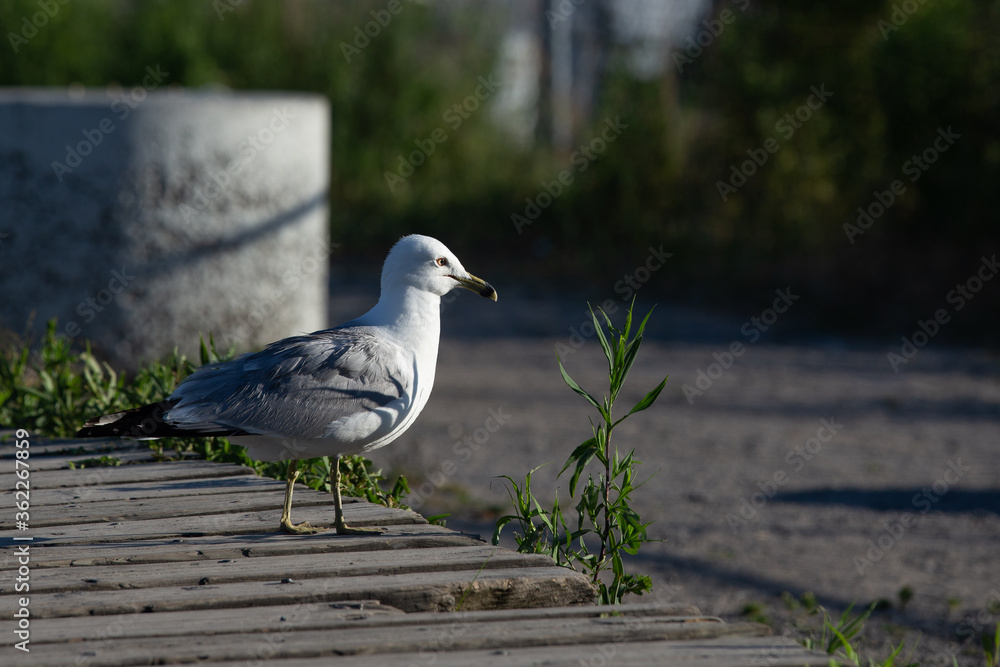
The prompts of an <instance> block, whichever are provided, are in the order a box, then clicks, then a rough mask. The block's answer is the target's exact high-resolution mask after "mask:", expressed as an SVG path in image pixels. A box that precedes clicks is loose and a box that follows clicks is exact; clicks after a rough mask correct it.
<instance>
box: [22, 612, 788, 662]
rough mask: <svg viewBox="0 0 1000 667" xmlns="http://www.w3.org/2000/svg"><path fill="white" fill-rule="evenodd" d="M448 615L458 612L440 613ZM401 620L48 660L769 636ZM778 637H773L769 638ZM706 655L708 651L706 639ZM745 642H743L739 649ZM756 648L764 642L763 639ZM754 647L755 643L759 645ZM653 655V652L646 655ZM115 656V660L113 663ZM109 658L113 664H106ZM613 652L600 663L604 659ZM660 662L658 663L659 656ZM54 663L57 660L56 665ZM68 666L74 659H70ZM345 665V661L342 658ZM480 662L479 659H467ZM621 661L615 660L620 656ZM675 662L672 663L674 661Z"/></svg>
mask: <svg viewBox="0 0 1000 667" xmlns="http://www.w3.org/2000/svg"><path fill="white" fill-rule="evenodd" d="M441 616H444V617H445V619H447V617H449V616H452V615H451V614H448V615H441ZM392 619H399V620H400V621H402V622H403V623H401V624H400V625H390V626H387V625H386V624H384V623H382V624H379V625H378V626H377V627H371V626H368V625H366V624H365V622H364V619H359V621H358V623H357V624H356V625H353V626H351V627H350V628H348V629H346V630H344V631H341V632H336V633H333V632H330V631H329V630H326V629H323V630H300V631H294V630H289V631H279V632H271V633H264V634H261V635H256V636H248V635H245V634H221V635H211V636H204V635H194V636H186V637H182V636H177V637H157V638H156V648H155V650H151V644H150V641H149V639H146V638H141V639H132V638H128V639H120V640H118V639H108V640H106V641H104V642H86V643H84V644H83V645H82V646H81V645H77V644H61V645H55V646H52V647H47V649H46V650H45V651H42V652H41V653H42V654H43V660H44V659H46V658H47V657H48V656H49V655H50V651H49V650H48V649H49V648H51V649H53V651H52V652H53V653H55V652H57V651H66V653H65V654H64V655H63V656H61V658H62V659H66V658H70V659H75V658H74V657H73V656H74V655H79V654H80V650H81V649H82V650H83V651H84V652H86V655H87V656H88V657H89V658H92V660H90V661H88V664H91V665H102V664H120V665H128V664H149V663H147V662H146V661H147V660H150V658H153V657H154V656H156V657H159V658H160V659H161V660H163V661H164V662H167V663H171V662H173V663H179V662H192V661H194V660H198V661H210V660H240V659H242V660H247V659H256V660H260V659H262V658H267V659H281V658H295V657H298V658H302V657H320V656H327V659H329V657H330V656H338V657H339V656H351V655H368V656H373V655H377V656H381V661H378V662H376V661H371V662H369V663H368V664H382V665H384V664H389V663H392V662H395V660H394V659H393V656H394V655H398V654H404V655H405V654H410V655H412V654H414V653H418V652H419V654H420V655H421V656H423V657H425V658H428V659H430V658H437V659H441V658H444V657H445V656H448V655H449V654H453V655H454V654H455V652H470V651H484V650H485V651H493V652H496V651H497V650H498V649H499V650H501V651H505V650H510V647H519V650H524V649H525V648H528V647H541V646H547V647H561V648H563V649H564V650H565V649H566V648H567V647H572V646H577V647H580V646H583V647H585V648H586V650H585V651H584V654H585V655H590V656H594V655H601V653H600V651H601V650H602V649H603V650H604V651H605V652H607V653H617V651H618V650H620V649H623V648H624V647H625V646H631V645H634V644H633V643H635V642H638V643H645V642H652V641H663V640H671V641H672V642H675V643H686V642H685V641H684V640H688V641H690V640H704V639H706V638H712V639H715V638H720V637H727V636H731V635H733V634H740V635H742V637H741V640H743V641H745V639H746V636H747V635H758V636H759V635H766V634H769V632H770V630H769V629H768V628H767V627H765V626H759V625H751V624H738V625H729V624H726V623H722V622H720V621H719V620H718V619H706V618H684V617H663V616H648V617H642V618H634V617H625V618H580V617H575V618H559V617H556V618H548V619H546V620H545V622H539V621H538V620H536V619H517V620H503V621H496V622H484V623H469V622H466V621H463V620H458V619H451V622H445V623H418V624H409V623H405V622H406V620H407V619H406V617H405V616H403V617H382V618H381V619H379V620H382V621H390V622H391V620H392ZM770 642H773V640H769V643H770ZM692 643H699V644H701V650H700V653H704V652H705V646H706V645H705V643H704V642H692ZM739 645H740V644H737V646H739ZM757 646H760V645H759V644H758V645H757ZM755 648H756V647H755ZM646 656H647V657H651V654H649V653H646ZM111 660H114V661H115V662H114V663H112V662H111ZM105 661H107V662H105ZM606 661H607V657H605V658H604V660H603V661H602V664H605V663H606ZM656 662H657V663H658V664H660V663H659V660H657V661H656ZM53 664H55V663H53ZM66 664H72V662H68V663H66ZM338 664H339V663H338ZM464 664H466V665H468V664H477V663H475V662H466V663H464ZM616 664H617V661H616ZM671 664H672V663H671Z"/></svg>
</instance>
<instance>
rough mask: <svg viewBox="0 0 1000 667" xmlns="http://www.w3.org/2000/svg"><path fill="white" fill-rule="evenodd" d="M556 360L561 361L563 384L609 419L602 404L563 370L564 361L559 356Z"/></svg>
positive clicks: (560, 370) (560, 368) (560, 371)
mask: <svg viewBox="0 0 1000 667" xmlns="http://www.w3.org/2000/svg"><path fill="white" fill-rule="evenodd" d="M556 360H557V361H559V373H560V374H562V378H563V382H565V383H566V385H567V386H569V388H570V389H572V390H573V391H575V392H576V393H578V394H580V396H583V397H584V398H585V399H587V402H588V403H590V404H591V405H593V406H594V407H595V408H597V409H598V411H599V412H600V413H601V416H602V417H604V418H605V419H607V416H606V415H607V413H605V412H604V408H603V407H601V404H600V403H598V402H597V400H596V399H595V398H594V397H593V396H591V395H590V394H588V393H587V392H586V391H584V389H583V388H582V387H581V386H580V385H578V384H577V383H576V381H575V380H574V379H573V378H571V377H570V376H569V373H567V372H566V369H565V368H563V365H562V360H561V359H559V355H558V354H557V355H556Z"/></svg>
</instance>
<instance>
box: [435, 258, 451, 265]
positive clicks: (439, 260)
mask: <svg viewBox="0 0 1000 667" xmlns="http://www.w3.org/2000/svg"><path fill="white" fill-rule="evenodd" d="M434 263H435V264H437V265H438V266H448V259H447V258H446V257H438V258H437V259H435V260H434Z"/></svg>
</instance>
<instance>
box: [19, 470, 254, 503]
mask: <svg viewBox="0 0 1000 667" xmlns="http://www.w3.org/2000/svg"><path fill="white" fill-rule="evenodd" d="M253 474H254V473H253V471H252V470H250V469H249V468H247V467H246V466H239V465H236V464H235V463H210V462H208V461H167V462H165V463H148V464H144V465H135V466H118V467H114V468H85V469H83V470H48V471H43V472H42V473H41V474H38V475H31V488H32V489H33V490H34V489H55V488H77V487H79V488H80V490H79V491H78V493H80V495H81V496H83V497H86V495H87V490H86V487H94V486H99V485H102V484H123V483H126V482H155V481H161V480H168V479H199V478H203V477H229V476H231V475H253ZM15 480H16V477H15V476H14V474H13V473H6V474H0V489H13V488H14V482H15Z"/></svg>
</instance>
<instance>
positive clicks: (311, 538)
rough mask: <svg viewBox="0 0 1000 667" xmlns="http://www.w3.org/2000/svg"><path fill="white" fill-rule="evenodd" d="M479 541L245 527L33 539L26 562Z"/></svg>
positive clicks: (436, 532)
mask: <svg viewBox="0 0 1000 667" xmlns="http://www.w3.org/2000/svg"><path fill="white" fill-rule="evenodd" d="M482 544H485V543H484V542H483V541H482V540H481V539H478V538H477V537H473V536H470V535H463V534H462V533H457V532H455V531H453V530H448V529H447V528H442V527H441V526H432V525H430V524H403V525H397V526H390V527H389V528H388V530H387V531H386V532H385V533H383V534H381V535H337V534H336V533H333V532H329V531H327V532H323V533H318V534H316V535H286V534H285V533H280V532H270V533H249V534H244V535H239V536H235V537H234V536H224V535H205V536H201V537H182V538H175V539H166V540H150V541H137V542H106V543H102V544H87V543H83V544H69V545H58V544H57V545H43V544H33V545H32V546H31V567H32V569H46V568H50V567H77V566H89V565H103V566H109V565H119V564H140V563H173V562H184V561H191V560H223V559H226V558H243V557H248V558H254V557H264V556H280V555H294V554H314V555H317V554H327V553H343V552H367V551H379V550H389V549H421V548H426V547H446V546H453V547H467V546H478V545H482ZM6 567H7V568H15V567H17V564H16V562H15V561H13V560H11V561H10V562H8V563H7V564H6ZM0 569H3V560H2V559H0Z"/></svg>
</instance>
